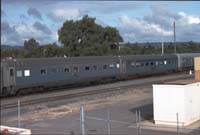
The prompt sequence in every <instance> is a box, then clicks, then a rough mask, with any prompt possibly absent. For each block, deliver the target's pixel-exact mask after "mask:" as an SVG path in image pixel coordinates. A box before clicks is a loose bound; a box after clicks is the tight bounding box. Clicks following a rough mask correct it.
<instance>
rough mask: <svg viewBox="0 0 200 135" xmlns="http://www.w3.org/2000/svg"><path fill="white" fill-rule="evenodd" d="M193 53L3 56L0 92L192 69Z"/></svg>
mask: <svg viewBox="0 0 200 135" xmlns="http://www.w3.org/2000/svg"><path fill="white" fill-rule="evenodd" d="M195 56H200V53H194V54H176V55H135V56H121V57H120V56H93V57H66V58H64V57H57V58H23V59H3V60H2V61H1V96H5V95H16V94H20V93H21V92H27V91H37V90H45V88H50V87H56V86H63V85H72V84H75V85H76V84H80V83H88V82H94V81H100V80H105V79H127V78H129V77H133V76H134V77H137V76H143V75H148V74H156V73H168V72H176V71H179V70H185V69H192V68H193V59H194V57H195Z"/></svg>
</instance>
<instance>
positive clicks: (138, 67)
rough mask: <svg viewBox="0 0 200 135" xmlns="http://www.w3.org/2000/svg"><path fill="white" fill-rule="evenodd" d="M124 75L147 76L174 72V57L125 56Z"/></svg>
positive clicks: (175, 64)
mask: <svg viewBox="0 0 200 135" xmlns="http://www.w3.org/2000/svg"><path fill="white" fill-rule="evenodd" d="M124 59H126V67H127V68H126V75H128V76H130V75H136V76H137V75H148V74H155V73H165V72H172V71H176V69H177V57H176V56H175V55H135V56H125V57H124Z"/></svg>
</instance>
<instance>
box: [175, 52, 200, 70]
mask: <svg viewBox="0 0 200 135" xmlns="http://www.w3.org/2000/svg"><path fill="white" fill-rule="evenodd" d="M176 56H177V58H178V70H179V71H182V70H190V69H191V70H193V68H194V57H197V56H200V53H185V54H176Z"/></svg>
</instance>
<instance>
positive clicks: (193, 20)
mask: <svg viewBox="0 0 200 135" xmlns="http://www.w3.org/2000/svg"><path fill="white" fill-rule="evenodd" d="M178 14H179V15H180V16H181V21H183V23H184V22H186V23H187V24H199V23H200V18H199V17H196V16H193V15H189V14H186V13H184V12H179V13H178Z"/></svg>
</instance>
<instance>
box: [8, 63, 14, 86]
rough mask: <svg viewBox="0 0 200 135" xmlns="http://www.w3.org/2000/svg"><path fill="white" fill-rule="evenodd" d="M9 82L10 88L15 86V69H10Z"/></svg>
mask: <svg viewBox="0 0 200 135" xmlns="http://www.w3.org/2000/svg"><path fill="white" fill-rule="evenodd" d="M7 81H8V86H14V85H15V68H14V67H9V68H8V71H7Z"/></svg>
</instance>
